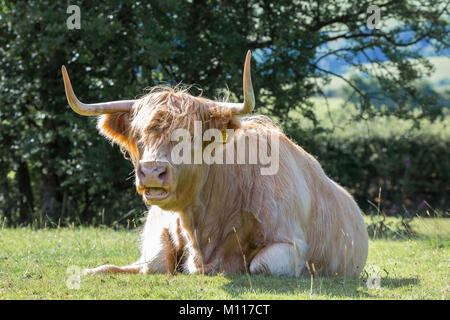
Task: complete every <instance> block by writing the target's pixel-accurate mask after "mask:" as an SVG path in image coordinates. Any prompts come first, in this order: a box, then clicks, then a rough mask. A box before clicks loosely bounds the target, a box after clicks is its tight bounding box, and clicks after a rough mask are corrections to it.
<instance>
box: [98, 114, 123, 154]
mask: <svg viewBox="0 0 450 320" xmlns="http://www.w3.org/2000/svg"><path fill="white" fill-rule="evenodd" d="M97 128H98V130H99V131H100V133H101V134H102V135H103V136H105V137H106V138H108V139H110V140H111V141H112V142H114V143H117V144H118V145H120V146H123V147H126V145H127V144H128V143H129V128H130V116H129V115H128V113H114V114H104V115H102V116H100V117H99V119H98V123H97Z"/></svg>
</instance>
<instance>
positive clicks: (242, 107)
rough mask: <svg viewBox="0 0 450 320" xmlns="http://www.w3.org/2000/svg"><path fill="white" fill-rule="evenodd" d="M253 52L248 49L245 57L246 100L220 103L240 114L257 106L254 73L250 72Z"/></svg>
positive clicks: (244, 84)
mask: <svg viewBox="0 0 450 320" xmlns="http://www.w3.org/2000/svg"><path fill="white" fill-rule="evenodd" d="M251 57H252V54H251V52H250V50H248V51H247V57H246V58H245V65H244V80H243V87H244V102H243V103H230V102H220V103H218V104H219V105H220V106H223V107H227V108H231V109H233V113H234V114H236V115H238V114H247V113H250V112H252V111H253V108H254V107H255V94H254V93H253V86H252V75H251V72H250V60H251Z"/></svg>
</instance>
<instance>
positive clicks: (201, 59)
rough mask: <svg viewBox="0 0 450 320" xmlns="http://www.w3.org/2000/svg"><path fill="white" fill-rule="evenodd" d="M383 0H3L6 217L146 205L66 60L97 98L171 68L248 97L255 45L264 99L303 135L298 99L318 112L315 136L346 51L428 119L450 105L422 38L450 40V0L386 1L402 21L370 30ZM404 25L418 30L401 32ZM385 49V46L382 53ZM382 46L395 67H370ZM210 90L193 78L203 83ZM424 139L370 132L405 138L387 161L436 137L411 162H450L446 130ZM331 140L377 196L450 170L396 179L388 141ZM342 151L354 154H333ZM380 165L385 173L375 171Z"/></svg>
mask: <svg viewBox="0 0 450 320" xmlns="http://www.w3.org/2000/svg"><path fill="white" fill-rule="evenodd" d="M69 4H76V5H78V6H79V7H80V9H81V29H80V30H68V29H67V27H66V20H67V18H68V16H69V15H68V14H67V13H66V9H67V7H68V5H69ZM371 4H374V1H372V0H366V1H361V0H350V1H334V0H330V1H320V2H319V1H317V2H311V1H266V0H258V1H257V0H252V1H214V0H211V1H209V0H208V1H201V0H194V1H150V2H148V3H147V2H134V1H118V0H117V1H114V0H111V1H102V2H95V1H77V2H76V3H71V2H69V1H67V2H55V1H44V0H39V1H34V0H29V1H20V2H15V1H8V0H2V1H0V14H1V15H0V147H1V148H0V217H6V218H7V220H8V222H10V223H12V224H24V223H29V222H31V221H37V222H40V221H44V220H45V221H47V220H50V221H52V222H53V223H55V224H57V223H59V222H58V221H59V220H62V223H63V222H64V221H69V220H79V221H82V222H86V223H92V222H94V223H102V222H103V223H112V222H114V221H116V222H117V221H119V223H120V222H123V223H125V221H126V219H132V218H134V217H136V215H139V214H140V213H141V212H142V211H143V210H144V209H145V207H144V206H143V205H142V204H141V201H140V199H139V198H138V196H137V195H136V194H135V191H134V187H133V178H131V179H128V180H127V178H128V177H132V167H131V165H130V164H129V163H128V162H127V161H126V160H125V159H123V158H122V157H121V155H120V153H119V151H118V149H117V148H114V149H113V148H111V147H110V146H109V144H108V142H107V141H105V140H104V139H103V138H101V137H99V136H98V134H97V132H96V129H95V123H94V120H92V119H87V118H84V117H80V116H78V115H76V114H74V113H73V112H71V111H70V109H69V108H68V106H67V102H66V98H65V95H64V88H63V83H62V80H61V72H60V68H61V65H62V64H65V65H66V66H67V68H68V70H69V73H70V75H71V78H72V81H73V84H74V87H75V88H76V92H77V94H78V96H79V97H80V98H81V100H83V101H86V102H96V101H105V100H116V99H127V98H134V97H136V96H139V95H141V94H143V88H145V87H149V86H152V85H155V84H157V83H159V82H161V81H162V82H169V83H171V84H174V83H178V82H183V83H185V84H196V85H198V87H199V88H201V89H203V94H204V95H205V96H208V97H211V98H214V97H216V96H218V95H221V94H223V92H224V89H225V88H226V87H228V88H229V89H230V92H231V93H232V95H231V100H237V99H240V98H241V95H242V89H241V84H242V71H241V70H242V63H243V58H244V56H245V52H246V51H247V50H248V49H251V50H253V52H254V59H253V65H252V67H253V70H252V73H253V78H254V86H255V89H256V92H255V93H256V97H257V108H258V109H259V110H258V111H261V112H264V113H269V114H271V115H272V116H273V117H274V118H275V119H278V120H279V121H280V122H281V123H282V125H283V126H284V127H285V128H286V129H287V130H288V132H289V133H290V134H291V135H293V136H296V135H298V136H296V137H297V138H299V137H301V136H304V135H300V133H304V132H303V131H298V132H296V131H293V130H295V129H296V128H298V124H296V123H295V122H294V121H293V120H292V119H290V118H289V117H288V111H289V110H294V109H295V110H298V111H299V112H301V113H302V114H303V115H304V116H306V117H307V118H309V119H311V120H312V121H313V122H314V124H315V126H314V128H313V129H311V130H310V131H308V132H306V134H307V135H310V136H315V135H316V134H318V133H320V132H323V131H324V130H323V128H322V127H321V124H320V123H319V122H318V121H317V120H316V116H315V112H314V109H313V105H312V103H310V101H309V98H310V97H312V96H314V95H316V94H321V93H322V90H321V85H320V84H319V82H318V80H321V79H325V80H326V79H329V77H331V76H339V75H336V74H335V72H333V70H331V69H330V70H328V69H325V68H324V67H323V66H321V65H320V61H321V60H322V58H323V57H325V56H335V57H336V58H337V59H340V60H341V61H346V62H347V63H349V64H351V65H353V66H354V67H355V68H356V69H357V70H360V71H362V72H363V73H364V74H365V75H366V76H371V77H373V78H374V79H375V80H374V81H376V82H377V83H378V85H379V87H380V89H381V91H382V94H383V95H386V96H387V97H389V98H390V99H391V100H392V101H393V102H394V106H393V107H392V109H393V111H392V112H394V113H395V115H396V116H397V117H399V118H415V116H411V115H412V113H411V112H410V110H409V109H408V106H409V105H410V103H411V100H414V103H415V107H416V108H417V110H419V114H418V115H417V117H418V118H424V117H430V118H435V117H436V116H437V115H439V114H440V112H441V110H442V106H440V105H439V104H436V101H434V100H435V99H434V98H433V96H432V95H423V94H422V93H421V91H420V90H418V89H417V88H416V87H415V85H414V83H415V80H417V79H420V78H421V77H422V76H423V75H424V74H426V73H427V72H428V71H430V70H431V65H430V64H429V63H428V62H427V61H426V60H424V59H422V57H421V54H420V49H419V48H418V47H414V46H413V45H414V44H416V43H418V42H419V41H421V40H425V41H428V42H429V43H431V44H432V45H433V47H434V48H435V50H436V51H438V52H439V51H440V50H443V49H446V48H448V44H449V34H450V33H449V32H448V31H449V25H448V21H447V20H445V19H444V18H443V17H445V16H446V15H448V7H445V6H443V5H442V3H441V2H440V1H436V0H434V1H433V0H430V1H425V2H423V1H422V2H420V4H419V3H417V2H414V1H397V0H395V1H385V2H380V3H379V6H380V8H381V9H382V20H383V19H384V20H386V19H394V20H396V21H397V22H399V24H398V25H397V26H395V27H393V28H392V29H390V30H387V29H384V30H385V31H382V30H378V29H375V30H369V29H367V26H366V21H367V13H366V11H367V7H368V6H369V5H371ZM386 30H387V31H386ZM405 32H406V34H408V35H409V36H410V37H409V38H408V39H405V38H400V36H399V35H400V34H402V33H403V34H405ZM337 39H346V40H347V41H348V42H347V45H346V47H344V48H339V49H326V50H325V51H324V50H322V51H320V53H319V48H323V47H322V46H323V45H324V44H327V43H331V42H332V41H334V40H337ZM373 50H378V51H379V52H380V53H381V54H379V55H376V56H374V55H371V52H373ZM355 56H358V57H363V56H366V57H367V59H368V60H367V59H366V60H365V61H362V60H358V59H356V60H355V59H354V58H352V57H355ZM383 57H386V58H387V59H389V60H390V61H391V64H392V68H393V71H392V72H389V73H387V74H386V73H383V74H381V73H378V72H373V70H366V69H365V67H364V62H367V61H370V62H372V63H373V64H374V65H380V66H382V65H383V64H382V61H383ZM411 58H415V59H416V60H414V61H416V62H415V63H413V62H412V60H411ZM348 82H349V86H350V88H351V89H350V90H351V92H350V94H351V93H354V94H355V97H356V99H357V100H355V102H357V103H358V105H359V106H360V110H361V116H362V117H375V116H377V115H378V114H379V112H378V111H379V109H378V108H377V107H376V106H375V105H374V103H373V102H374V101H373V99H372V98H371V97H370V96H368V95H367V94H365V93H364V92H362V91H361V90H359V89H358V88H357V84H356V83H354V80H352V79H348ZM399 89H401V90H399ZM199 92H200V91H199V90H198V89H195V88H194V89H193V93H194V94H198V93H199ZM325 140H327V139H325ZM298 141H300V142H301V140H300V139H298ZM314 141H315V140H314ZM413 142H414V144H411V145H409V144H407V143H406V142H405V144H403V143H401V144H398V145H397V144H396V143H393V142H391V141H384V142H383V141H372V142H370V143H373V144H374V146H375V149H377V148H380V150H381V149H382V148H384V147H386V148H388V149H389V148H393V149H392V151H391V149H389V151H388V152H386V154H383V153H380V154H379V156H380V157H382V159H383V161H386V159H397V158H395V157H396V155H397V152H399V153H398V157H400V158H399V159H400V160H399V161H400V163H401V157H404V156H405V155H411V154H414V155H416V154H418V153H417V150H419V149H420V148H424V149H420V150H423V154H421V155H420V157H419V158H418V159H417V160H415V159H414V160H413V159H411V166H413V165H414V166H416V167H417V168H420V169H421V170H419V171H420V172H421V173H423V172H427V174H428V173H429V174H432V173H433V172H435V171H430V170H434V167H433V169H431V168H428V167H427V168H426V169H423V168H421V167H420V166H421V165H422V164H423V163H426V164H427V166H428V164H429V163H431V162H432V163H435V164H436V165H435V167H436V168H437V166H438V164H437V163H439V165H440V166H444V165H445V163H448V161H445V160H444V155H445V153H444V152H442V151H441V149H442V142H439V143H438V142H434V141H431V142H430V143H429V142H428V141H423V142H421V141H413ZM311 143H312V142H311ZM323 143H324V141H323V140H321V141H320V144H317V145H316V146H312V151H313V153H314V151H317V152H316V153H315V154H318V155H319V158H320V160H321V162H322V163H323V164H324V166H325V167H326V168H330V169H329V172H330V173H331V174H332V175H335V174H336V175H337V173H339V177H340V180H341V182H342V183H343V184H344V185H347V186H353V185H355V184H356V185H357V186H355V188H356V189H358V188H360V187H361V190H362V191H361V193H358V197H361V198H360V200H361V199H362V197H370V196H371V191H370V190H371V188H375V189H377V186H378V185H377V182H376V181H378V180H377V179H379V178H382V179H384V180H383V181H385V182H383V181H381V182H380V181H378V183H382V184H386V185H388V186H389V185H392V187H391V189H392V190H393V192H394V191H395V192H397V195H399V198H398V199H400V197H401V196H409V195H416V194H417V193H422V194H424V195H426V194H428V193H430V192H434V191H433V190H435V189H437V188H441V191H442V187H441V186H442V184H443V183H446V181H448V177H444V178H443V179H444V180H442V179H441V177H442V175H446V174H448V172H449V170H448V168H447V169H446V168H438V169H440V170H447V171H436V174H437V175H438V178H436V179H438V180H439V179H441V180H439V182H438V183H437V185H436V183H435V182H434V181H435V180H433V179H431V180H429V179H428V178H427V177H428V176H426V175H425V174H424V175H423V176H421V177H416V176H415V174H416V173H410V176H409V177H408V179H411V180H408V181H412V182H414V183H416V182H417V185H416V184H414V185H409V184H408V183H406V182H402V183H401V184H397V183H396V182H395V181H394V180H392V179H393V178H394V177H398V176H399V175H401V174H402V173H401V172H403V171H402V170H403V169H404V168H403V169H402V168H400V167H397V166H400V164H398V163H397V162H395V163H396V164H395V165H394V164H393V165H392V166H390V165H388V163H391V162H383V163H381V161H379V162H377V161H375V160H369V159H372V158H371V157H370V155H369V153H371V152H372V153H373V152H378V151H377V150H375V151H374V150H371V149H370V148H369V147H367V144H366V143H364V144H362V145H360V144H358V143H357V142H354V143H349V144H347V142H345V143H344V142H343V141H341V142H339V141H333V140H330V141H329V142H326V144H327V146H326V148H325V147H324V146H323V145H322V144H323ZM340 143H344V145H340ZM408 143H409V142H408ZM433 143H435V144H433ZM393 146H394V147H393ZM406 146H407V147H406ZM416 148H419V149H416ZM434 148H435V149H434ZM356 150H358V151H356ZM350 151H352V152H350ZM359 152H360V153H361V154H359ZM408 152H413V153H408ZM355 154H356V155H355ZM363 155H364V156H363ZM390 156H393V158H390ZM335 157H342V159H341V160H340V161H339V162H333V161H335V159H336V158H335ZM427 157H432V158H427ZM430 159H431V160H430ZM392 163H394V162H392ZM422 169H423V170H422ZM367 170H370V171H371V172H372V174H373V180H370V181H366V179H367V178H366V176H367V175H365V172H366V171H367ZM347 171H348V172H349V173H348V175H346V176H343V173H345V172H347ZM428 171H430V172H428ZM391 174H392V177H391V176H390V175H391ZM375 176H376V177H375ZM422 177H424V178H426V180H422ZM342 179H343V180H342ZM445 179H447V180H445ZM401 181H406V180H404V178H403V180H401ZM358 183H359V184H363V185H362V186H360V185H358ZM388 188H389V187H388ZM396 199H397V198H396ZM396 199H392V201H396ZM361 201H363V202H364V201H365V200H361ZM439 204H440V202H439ZM132 210H134V211H132ZM102 217H103V218H102Z"/></svg>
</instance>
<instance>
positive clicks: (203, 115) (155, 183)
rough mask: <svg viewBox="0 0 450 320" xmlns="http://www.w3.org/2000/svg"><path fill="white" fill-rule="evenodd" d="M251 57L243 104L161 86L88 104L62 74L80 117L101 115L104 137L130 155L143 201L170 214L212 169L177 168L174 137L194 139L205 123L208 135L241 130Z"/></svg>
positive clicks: (249, 97) (248, 100)
mask: <svg viewBox="0 0 450 320" xmlns="http://www.w3.org/2000/svg"><path fill="white" fill-rule="evenodd" d="M250 58H251V55H250V51H249V52H248V53H247V57H246V60H245V66H244V79H243V89H244V102H243V103H228V102H216V101H212V100H208V99H205V98H202V97H194V96H192V95H190V94H189V93H187V91H185V90H177V89H173V88H164V87H156V88H154V89H153V90H151V91H150V92H149V93H148V94H146V95H145V96H144V97H142V98H140V99H137V100H123V101H112V102H104V103H96V104H84V103H82V102H80V101H79V100H78V99H77V97H76V96H75V93H74V92H73V89H72V86H71V84H70V80H69V76H68V74H67V71H66V69H65V67H64V66H63V67H62V73H63V79H64V85H65V89H66V96H67V100H68V102H69V105H70V107H71V108H72V109H73V110H74V111H75V112H76V113H78V114H80V115H85V116H96V115H99V116H100V117H99V121H98V125H97V127H98V129H99V131H100V133H102V134H103V135H104V136H106V137H107V138H109V139H111V140H112V141H113V142H114V143H117V144H119V145H120V146H121V148H123V149H125V150H126V151H128V153H129V155H130V158H131V161H132V162H133V165H134V167H135V173H136V189H137V191H138V192H139V193H140V194H142V196H143V198H144V201H145V202H146V203H148V204H154V205H158V206H160V207H161V208H163V209H167V210H182V209H183V208H184V207H185V206H186V205H188V204H190V203H191V202H192V201H193V199H195V197H196V195H197V194H198V192H199V190H200V189H201V187H202V186H203V184H204V182H205V181H204V180H205V177H206V170H208V168H207V166H204V165H199V164H178V165H176V164H174V162H173V159H172V158H171V151H172V149H173V147H174V146H175V145H176V144H177V142H176V141H171V140H172V139H171V138H172V137H173V135H172V134H173V133H174V131H175V130H177V129H186V130H188V131H189V132H190V134H191V136H193V134H194V123H195V122H196V121H201V123H202V130H203V131H205V130H207V129H212V128H215V129H218V130H220V131H223V130H225V129H229V128H232V129H235V128H237V127H239V121H238V119H237V117H236V115H242V114H247V113H250V112H251V111H252V110H253V108H254V104H255V98H254V94H253V87H252V81H251V75H250ZM197 123H199V122H197ZM193 146H194V145H193ZM203 147H204V145H203ZM191 152H193V153H194V150H191Z"/></svg>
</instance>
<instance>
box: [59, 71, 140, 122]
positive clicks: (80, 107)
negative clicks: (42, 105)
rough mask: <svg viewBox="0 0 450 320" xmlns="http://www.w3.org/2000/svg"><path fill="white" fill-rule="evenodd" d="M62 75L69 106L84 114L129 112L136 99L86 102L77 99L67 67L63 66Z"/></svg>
mask: <svg viewBox="0 0 450 320" xmlns="http://www.w3.org/2000/svg"><path fill="white" fill-rule="evenodd" d="M61 70H62V75H63V79H64V87H65V89H66V97H67V102H68V103H69V106H70V107H71V108H72V110H73V111H75V112H76V113H78V114H81V115H82V116H98V115H101V114H106V113H117V112H128V111H130V110H131V107H132V106H133V104H134V102H135V101H136V100H121V101H111V102H103V103H93V104H86V103H83V102H81V101H80V100H78V99H77V96H76V95H75V93H74V92H73V89H72V85H71V84H70V79H69V75H68V73H67V70H66V67H65V66H62V68H61Z"/></svg>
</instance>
